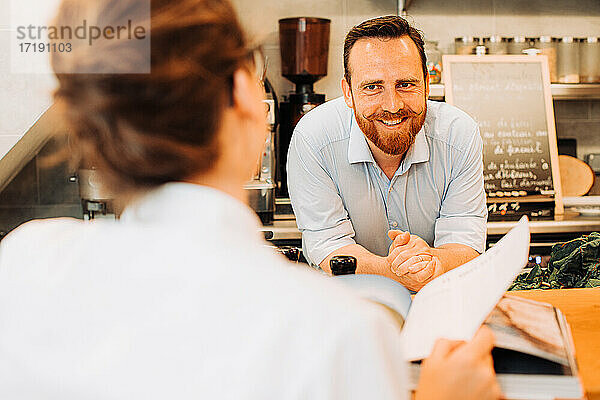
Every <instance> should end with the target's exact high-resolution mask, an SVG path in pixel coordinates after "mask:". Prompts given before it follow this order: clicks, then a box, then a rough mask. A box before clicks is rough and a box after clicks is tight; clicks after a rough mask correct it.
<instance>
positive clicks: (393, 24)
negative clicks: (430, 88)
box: [344, 15, 427, 83]
mask: <svg viewBox="0 0 600 400" xmlns="http://www.w3.org/2000/svg"><path fill="white" fill-rule="evenodd" d="M402 36H408V37H410V38H411V39H412V41H413V42H414V44H415V45H416V46H417V50H418V51H419V55H420V56H421V65H422V68H423V79H426V78H427V57H426V56H425V45H424V42H423V37H422V36H421V32H419V31H418V30H417V29H415V28H413V27H412V26H410V24H409V23H408V22H407V21H406V20H405V19H404V18H402V17H399V16H397V15H388V16H385V17H378V18H373V19H369V20H367V21H364V22H362V23H360V24H359V25H356V26H355V27H353V28H352V29H350V32H348V34H347V35H346V39H345V40H344V77H345V78H346V81H347V82H348V83H350V67H349V59H350V51H351V50H352V47H353V46H354V44H355V43H356V42H357V41H358V40H359V39H365V38H381V39H397V38H400V37H402Z"/></svg>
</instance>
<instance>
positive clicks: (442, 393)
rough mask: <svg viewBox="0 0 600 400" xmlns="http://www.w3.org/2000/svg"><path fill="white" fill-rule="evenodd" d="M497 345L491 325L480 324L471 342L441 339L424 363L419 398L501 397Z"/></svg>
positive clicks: (465, 399) (462, 399) (488, 399)
mask: <svg viewBox="0 0 600 400" xmlns="http://www.w3.org/2000/svg"><path fill="white" fill-rule="evenodd" d="M493 347H494V334H493V333H492V331H491V330H490V329H489V328H487V327H482V328H480V329H479V331H477V333H476V334H475V337H473V339H472V340H471V341H470V342H466V343H465V342H461V341H451V340H445V339H440V340H438V341H437V342H436V344H435V346H434V348H433V351H432V352H431V355H430V356H429V357H428V358H427V359H426V360H425V361H423V365H422V366H421V376H420V379H419V385H418V387H417V391H416V395H415V399H416V400H445V399H448V400H456V399H460V400H492V399H493V400H496V399H500V398H501V397H502V392H501V391H500V386H498V382H497V380H496V374H495V372H494V365H493V361H492V354H491V351H492V348H493Z"/></svg>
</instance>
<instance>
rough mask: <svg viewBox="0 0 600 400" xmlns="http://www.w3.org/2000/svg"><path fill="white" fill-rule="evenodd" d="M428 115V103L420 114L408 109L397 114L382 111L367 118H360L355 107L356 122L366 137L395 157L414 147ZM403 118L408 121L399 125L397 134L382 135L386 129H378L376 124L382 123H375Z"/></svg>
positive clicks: (389, 132)
mask: <svg viewBox="0 0 600 400" xmlns="http://www.w3.org/2000/svg"><path fill="white" fill-rule="evenodd" d="M426 114H427V103H425V107H424V108H423V111H422V112H420V113H416V112H414V111H413V110H411V109H410V108H408V107H407V108H404V109H403V110H402V111H400V112H397V113H391V112H389V111H382V112H378V113H374V114H371V115H369V116H366V117H365V116H359V114H358V113H357V112H356V107H354V116H355V118H356V122H357V123H358V126H359V127H360V129H361V130H362V131H363V133H364V134H365V136H366V137H367V138H368V139H369V140H370V141H371V142H372V143H373V144H374V145H375V146H377V148H379V149H380V150H381V151H383V152H384V153H386V154H389V155H393V156H397V155H403V154H405V153H406V152H407V151H408V149H409V148H410V146H412V144H413V143H414V142H415V138H416V137H417V134H418V133H419V131H420V130H421V128H422V127H423V123H425V115H426ZM402 118H407V120H405V121H402V122H401V123H400V124H398V126H397V129H396V131H395V132H392V131H391V130H388V131H387V132H385V134H382V133H380V131H379V130H384V129H386V128H384V127H381V128H378V127H377V126H376V124H379V123H380V122H375V121H376V120H383V121H391V120H397V119H402Z"/></svg>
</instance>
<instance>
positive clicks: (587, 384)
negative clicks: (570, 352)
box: [507, 288, 600, 400]
mask: <svg viewBox="0 0 600 400" xmlns="http://www.w3.org/2000/svg"><path fill="white" fill-rule="evenodd" d="M507 294H509V295H514V296H518V297H523V298H526V299H531V300H536V301H542V302H545V303H550V304H552V305H553V306H554V307H556V308H558V309H560V311H562V313H563V314H564V315H565V317H566V318H567V321H568V322H569V325H570V326H571V331H572V333H573V341H574V343H575V352H576V358H577V364H578V366H579V374H580V376H581V382H582V384H583V388H584V390H585V392H586V394H587V396H588V399H589V400H600V288H597V289H560V290H530V291H516V292H509V293H507Z"/></svg>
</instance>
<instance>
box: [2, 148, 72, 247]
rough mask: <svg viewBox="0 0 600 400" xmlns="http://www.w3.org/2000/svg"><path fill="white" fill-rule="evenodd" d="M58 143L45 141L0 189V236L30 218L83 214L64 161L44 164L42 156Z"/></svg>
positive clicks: (69, 172)
mask: <svg viewBox="0 0 600 400" xmlns="http://www.w3.org/2000/svg"><path fill="white" fill-rule="evenodd" d="M58 146H60V143H57V142H49V143H48V144H47V145H46V146H45V147H44V148H43V149H42V150H41V151H40V153H39V155H38V156H36V157H35V158H34V159H33V160H31V161H30V162H29V163H28V164H27V165H26V166H25V167H24V168H23V169H22V170H21V172H20V173H19V174H18V175H17V176H16V177H15V179H13V181H12V182H11V183H10V184H9V185H8V186H7V187H6V189H4V191H2V193H0V238H1V237H2V236H4V234H6V233H7V232H9V231H10V230H12V229H13V228H15V227H16V226H18V225H20V224H21V223H23V222H25V221H28V220H31V219H34V218H48V217H58V216H70V217H76V218H83V211H82V208H81V202H80V200H79V187H78V185H77V183H76V182H71V181H70V180H69V177H70V176H72V175H73V173H71V171H69V168H68V167H67V165H66V163H61V164H58V165H56V166H53V167H47V166H45V165H44V159H45V158H46V157H47V156H48V155H50V154H53V153H54V152H55V150H56V148H57V147H58Z"/></svg>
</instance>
